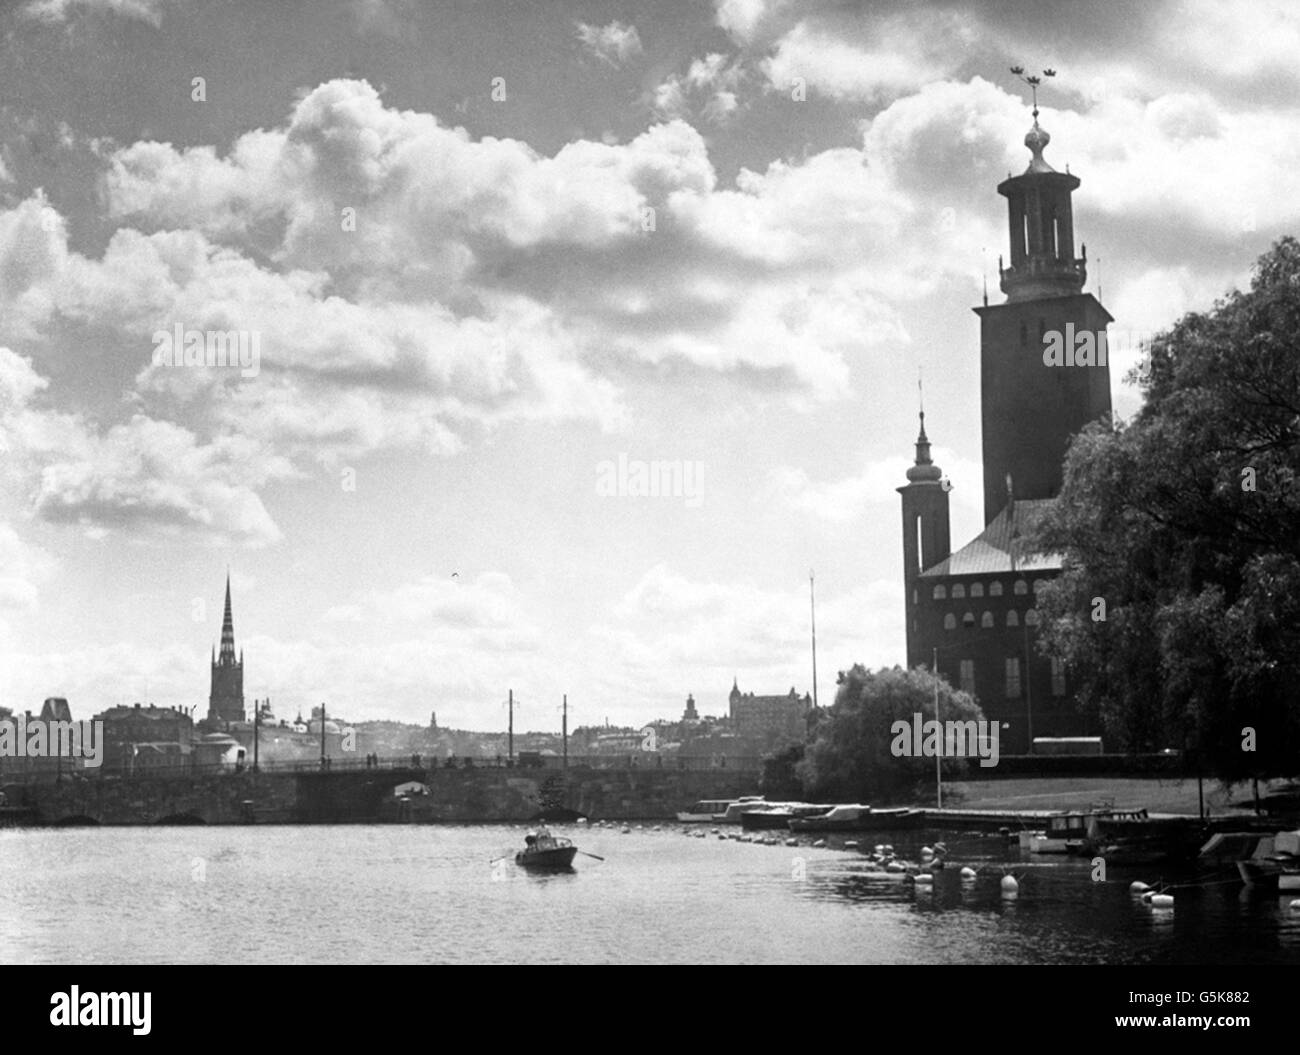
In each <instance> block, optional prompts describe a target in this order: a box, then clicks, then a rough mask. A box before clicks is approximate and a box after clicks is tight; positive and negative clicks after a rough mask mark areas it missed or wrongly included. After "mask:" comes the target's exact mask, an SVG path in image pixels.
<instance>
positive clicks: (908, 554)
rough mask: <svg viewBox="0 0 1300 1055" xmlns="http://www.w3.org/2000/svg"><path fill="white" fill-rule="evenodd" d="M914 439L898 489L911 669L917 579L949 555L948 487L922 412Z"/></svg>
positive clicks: (914, 636)
mask: <svg viewBox="0 0 1300 1055" xmlns="http://www.w3.org/2000/svg"><path fill="white" fill-rule="evenodd" d="M919 416H920V420H921V428H920V431H919V432H918V433H917V437H916V460H915V462H914V463H913V465H912V466H911V468H909V469H908V470H907V483H906V484H905V485H904V486H903V487H900V488H898V493H899V494H900V495H902V496H903V502H902V505H903V586H904V589H905V590H906V597H905V599H904V606H905V609H906V611H907V663H908V666H915V665H916V662H917V658H916V656H915V654H914V653H915V643H916V641H917V625H916V607H917V605H918V604H919V603H920V601H921V597H920V593H919V590H920V587H919V586H918V584H917V577H918V576H919V575H920V574H921V572H923V571H924V570H925V569H926V568H932V567H934V565H936V564H938V563H939V562H940V561H941V560H944V559H945V558H946V557H948V556H949V554H950V553H951V552H952V545H951V539H950V534H949V519H948V492H949V490H951V485H950V484H949V483H948V481H947V480H945V479H944V478H943V470H942V469H940V468H939V467H938V466H937V465H935V464H934V459H933V458H931V457H930V438H929V437H928V436H926V434H925V411H924V410H922V411H921V412H920V415H919Z"/></svg>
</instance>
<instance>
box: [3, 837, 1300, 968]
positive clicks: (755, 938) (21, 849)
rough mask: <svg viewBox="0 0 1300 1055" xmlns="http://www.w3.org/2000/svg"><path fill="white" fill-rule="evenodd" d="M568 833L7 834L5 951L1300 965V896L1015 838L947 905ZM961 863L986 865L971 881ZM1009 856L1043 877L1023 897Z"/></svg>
mask: <svg viewBox="0 0 1300 1055" xmlns="http://www.w3.org/2000/svg"><path fill="white" fill-rule="evenodd" d="M552 830H553V831H554V833H555V834H557V835H568V836H571V837H572V838H573V839H574V841H575V842H576V843H577V845H578V846H579V847H580V848H581V849H583V850H587V851H590V852H591V853H595V854H600V855H601V856H603V857H605V858H606V860H605V861H603V862H601V861H595V860H592V859H591V858H589V857H583V856H579V857H578V858H577V861H576V862H575V871H574V872H572V873H567V874H560V875H534V874H529V873H525V872H523V871H521V870H519V869H517V868H516V867H515V865H514V864H513V861H512V860H508V861H505V862H499V863H497V864H496V865H493V864H492V863H491V859H492V858H493V857H495V856H496V855H498V854H502V853H505V852H507V851H513V850H514V849H515V848H517V847H519V846H521V845H522V842H523V839H522V836H523V831H524V829H523V828H520V827H517V826H502V825H494V826H465V827H459V826H458V827H433V826H340V827H248V828H242V827H241V828H233V827H232V828H203V827H194V828H153V829H149V828H117V829H112V828H98V829H95V828H91V829H76V830H72V829H64V830H58V831H53V830H27V831H20V830H5V831H0V892H2V893H0V961H3V962H5V963H335V962H348V963H410V964H423V963H773V962H779V963H1199V964H1211V963H1300V912H1294V913H1293V912H1290V911H1289V907H1288V906H1289V902H1290V901H1291V900H1293V899H1296V898H1300V895H1297V894H1291V895H1281V896H1278V895H1250V894H1247V893H1244V892H1243V888H1242V887H1241V886H1240V885H1239V884H1236V883H1223V884H1219V885H1215V886H1204V887H1201V888H1198V889H1186V890H1178V891H1176V892H1175V897H1176V904H1175V908H1174V909H1173V910H1157V909H1152V908H1150V907H1148V906H1145V905H1142V904H1141V903H1140V902H1138V901H1137V900H1136V899H1134V898H1132V897H1131V896H1130V895H1129V893H1128V884H1129V883H1130V882H1131V881H1132V880H1133V879H1135V878H1137V879H1143V880H1145V881H1148V882H1154V881H1155V880H1156V879H1157V878H1158V875H1157V874H1155V870H1154V869H1146V870H1142V869H1136V870H1134V869H1128V870H1123V871H1121V870H1119V869H1112V870H1111V871H1110V873H1109V875H1108V877H1107V878H1108V879H1109V880H1110V881H1109V882H1108V883H1104V884H1101V883H1093V882H1092V881H1091V879H1090V871H1091V868H1090V865H1089V864H1088V863H1087V862H1085V861H1077V862H1076V861H1070V860H1065V859H1058V860H1056V861H1053V862H1051V863H1036V862H1031V861H1029V860H1028V859H1024V858H1022V857H1021V856H1020V853H1019V850H1018V849H1017V848H1016V847H1015V846H1014V844H1013V845H1012V846H1011V847H1010V848H1008V847H1007V846H1006V844H1004V843H1003V842H1002V841H1001V840H1000V839H997V838H977V837H968V838H961V837H957V836H952V835H949V836H947V837H946V841H947V843H948V846H949V854H950V857H949V867H948V868H947V869H945V870H944V871H942V872H940V873H938V875H937V877H936V879H937V881H936V884H935V887H934V890H933V891H932V892H927V891H925V890H924V889H922V890H913V889H912V888H911V887H910V886H906V885H904V884H903V883H902V882H901V881H899V880H898V879H896V878H892V877H890V878H886V877H883V876H873V875H870V874H868V869H869V866H868V864H867V862H866V861H865V860H864V859H863V858H862V857H861V856H860V855H858V854H857V853H854V852H845V851H843V850H836V849H814V848H812V847H810V846H807V845H804V846H800V847H798V848H793V847H786V846H761V845H754V844H744V843H737V842H732V841H725V842H724V841H719V840H718V839H717V838H716V837H714V836H711V835H710V836H709V837H708V838H705V839H695V838H688V837H686V836H684V835H682V834H681V833H680V828H679V827H678V826H672V827H667V828H665V829H664V830H663V831H658V832H656V831H651V830H644V831H638V830H633V832H632V833H631V834H628V835H623V834H621V833H620V832H619V831H618V830H617V829H608V828H593V829H590V830H588V829H585V828H575V829H564V828H561V827H556V828H553V829H552ZM863 838H864V839H865V840H869V841H875V840H880V841H892V842H893V843H894V845H895V848H896V849H897V850H898V851H899V852H904V851H908V856H912V857H914V856H915V851H916V849H917V848H919V846H920V840H919V839H918V837H917V833H909V834H908V835H906V836H905V835H901V834H899V835H893V836H890V837H888V839H886V837H884V836H882V835H867V836H863ZM962 864H970V865H972V866H974V867H981V866H983V867H985V868H986V870H984V871H981V873H980V877H979V878H978V879H977V880H976V881H975V883H974V884H969V885H963V884H962V882H961V880H960V878H959V876H958V875H957V867H959V866H960V865H962ZM1001 864H1010V865H1011V866H1012V867H1014V868H1015V870H1016V871H1017V872H1018V873H1019V874H1020V876H1021V890H1020V895H1019V897H1018V898H1017V899H1016V900H1014V901H1007V900H1004V899H1003V897H1002V896H1001V893H1000V891H999V878H1000V868H999V866H1000V865H1001ZM1166 878H1172V877H1166ZM1186 879H1187V877H1183V881H1186Z"/></svg>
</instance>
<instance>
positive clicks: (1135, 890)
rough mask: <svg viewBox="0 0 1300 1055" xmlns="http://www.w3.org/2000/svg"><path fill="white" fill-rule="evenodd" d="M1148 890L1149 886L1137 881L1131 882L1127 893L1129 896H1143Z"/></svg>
mask: <svg viewBox="0 0 1300 1055" xmlns="http://www.w3.org/2000/svg"><path fill="white" fill-rule="evenodd" d="M1150 889H1151V888H1150V887H1149V886H1147V885H1146V884H1145V883H1143V882H1142V881H1140V880H1137V879H1135V880H1133V882H1132V883H1130V884H1129V886H1128V892H1129V893H1130V894H1145V893H1146V892H1147V891H1148V890H1150Z"/></svg>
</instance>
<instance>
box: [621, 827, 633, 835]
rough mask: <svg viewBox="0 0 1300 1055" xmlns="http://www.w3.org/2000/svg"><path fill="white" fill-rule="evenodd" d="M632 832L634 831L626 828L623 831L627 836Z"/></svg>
mask: <svg viewBox="0 0 1300 1055" xmlns="http://www.w3.org/2000/svg"><path fill="white" fill-rule="evenodd" d="M631 831H632V829H631V828H624V829H623V834H624V835H627V834H628V833H630V832H631Z"/></svg>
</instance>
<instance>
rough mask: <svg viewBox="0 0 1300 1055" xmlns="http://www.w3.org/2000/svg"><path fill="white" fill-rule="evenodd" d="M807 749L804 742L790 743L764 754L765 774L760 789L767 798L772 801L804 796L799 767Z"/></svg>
mask: <svg viewBox="0 0 1300 1055" xmlns="http://www.w3.org/2000/svg"><path fill="white" fill-rule="evenodd" d="M805 750H806V748H805V745H804V744H790V745H789V746H788V747H785V748H782V749H781V750H779V751H775V752H773V753H772V754H769V755H765V756H764V758H763V775H762V776H761V777H760V778H759V782H758V790H759V791H761V792H762V793H763V795H764V797H765V798H767V799H768V800H770V801H777V800H787V801H790V800H794V799H800V798H802V797H803V781H801V780H800V779H799V774H798V772H797V769H798V765H799V763H800V762H802V761H803V757H804V752H805Z"/></svg>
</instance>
